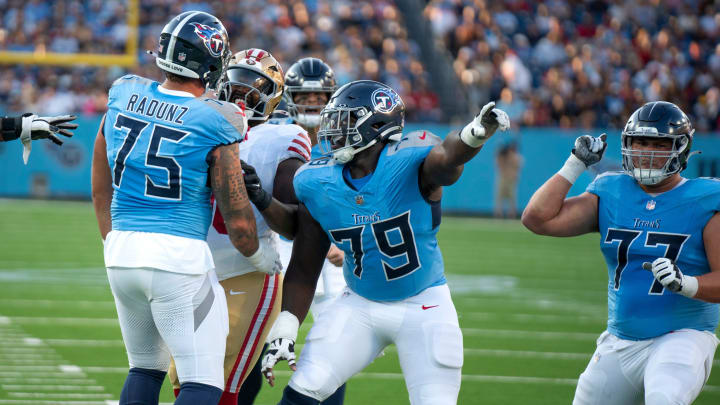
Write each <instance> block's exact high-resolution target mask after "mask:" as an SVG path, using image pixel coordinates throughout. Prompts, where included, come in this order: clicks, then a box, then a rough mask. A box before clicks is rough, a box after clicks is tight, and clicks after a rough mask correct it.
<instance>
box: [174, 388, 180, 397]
mask: <svg viewBox="0 0 720 405" xmlns="http://www.w3.org/2000/svg"><path fill="white" fill-rule="evenodd" d="M173 392H174V393H175V398H177V397H178V395H180V388H173Z"/></svg>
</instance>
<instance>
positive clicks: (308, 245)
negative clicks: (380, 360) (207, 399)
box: [263, 80, 510, 405]
mask: <svg viewBox="0 0 720 405" xmlns="http://www.w3.org/2000/svg"><path fill="white" fill-rule="evenodd" d="M493 107H494V103H488V104H487V105H485V106H484V107H483V108H482V110H481V113H480V114H479V115H478V116H477V117H476V118H475V119H474V120H473V121H472V122H470V123H469V124H468V125H467V126H465V128H463V129H462V130H461V131H460V134H459V135H456V134H451V135H448V136H447V137H446V138H445V140H444V141H441V140H440V139H439V138H438V137H436V136H434V135H432V134H430V133H429V132H427V131H416V132H411V133H408V134H403V133H402V130H403V125H404V113H405V106H404V104H403V101H402V100H401V99H400V96H399V95H398V94H397V93H396V92H395V91H394V90H393V89H391V88H390V87H388V86H386V85H385V84H382V83H378V82H374V81H370V80H361V81H355V82H351V83H349V84H346V85H345V86H343V87H341V88H340V89H338V90H337V91H336V92H335V93H334V94H333V96H332V97H331V99H330V102H329V103H328V105H327V106H326V107H325V108H324V109H323V110H322V113H321V118H320V130H319V132H318V138H319V139H318V140H319V144H320V148H321V151H323V153H324V154H325V155H326V156H327V157H328V158H325V159H317V160H313V161H311V162H309V163H307V164H305V165H304V166H303V167H302V168H301V169H300V170H298V172H297V174H296V175H295V180H294V186H295V194H296V195H297V198H298V200H299V202H300V204H299V207H298V213H297V216H298V219H297V221H298V231H297V235H296V237H295V241H294V243H293V253H292V258H291V260H290V266H289V268H288V270H287V273H286V278H285V290H284V292H283V299H282V309H283V311H282V312H281V313H280V315H279V316H278V320H277V321H276V324H275V327H274V328H273V331H272V333H271V335H270V337H269V340H270V342H271V343H270V347H269V349H268V352H267V354H266V355H265V358H264V359H263V373H264V374H265V376H266V377H267V378H268V380H269V381H270V382H272V381H273V379H274V376H273V374H272V367H273V366H274V365H275V363H276V362H277V361H278V360H281V359H282V360H288V359H289V363H290V362H291V361H293V359H294V357H295V354H294V344H295V340H296V338H297V331H298V328H299V325H300V323H301V322H302V321H303V319H304V318H305V315H306V314H307V311H308V308H309V306H310V302H311V300H312V297H313V293H314V291H315V285H316V283H317V279H318V276H319V274H320V271H321V269H322V267H323V262H324V259H325V254H326V252H327V250H328V247H329V245H330V243H331V242H332V243H334V244H336V245H337V246H338V247H339V248H340V249H342V250H343V251H344V252H345V258H344V264H343V273H344V276H345V281H346V282H347V285H348V288H347V289H345V290H344V291H343V293H342V295H341V296H340V297H339V298H338V299H336V300H334V301H333V303H332V305H331V306H330V307H329V308H328V309H327V310H326V311H325V312H324V313H323V316H321V317H320V318H319V319H318V320H317V322H315V323H314V324H313V326H312V329H311V330H310V333H309V334H308V336H307V339H306V342H305V347H304V349H303V352H302V356H301V357H300V359H299V362H298V364H297V371H295V373H294V374H293V376H292V378H291V379H290V383H289V385H288V386H287V387H286V388H285V391H284V393H283V399H282V401H281V402H280V403H281V404H283V405H287V404H317V403H318V402H319V401H323V400H325V399H326V398H327V397H328V396H330V395H331V394H332V393H333V392H335V390H337V388H338V387H340V386H341V385H342V384H343V383H345V381H347V380H348V379H349V378H350V377H351V376H353V375H354V374H356V373H358V372H359V371H361V370H362V369H363V368H365V367H366V366H367V365H368V364H370V362H371V361H372V360H373V359H375V358H376V357H377V356H378V355H379V354H380V353H381V351H382V350H383V349H384V348H385V347H386V346H388V345H390V344H393V343H394V344H395V345H396V346H397V349H398V354H399V357H400V365H401V367H402V370H403V374H404V376H405V382H406V386H407V389H408V391H409V396H410V402H411V403H412V404H451V403H452V404H454V403H456V402H457V395H458V392H459V390H460V376H461V367H462V363H463V344H462V334H461V332H460V327H459V324H458V318H457V313H456V311H455V307H454V305H453V302H452V299H451V298H450V291H449V289H448V286H447V282H446V279H445V276H444V268H443V261H442V255H441V253H440V249H439V247H438V244H437V239H436V237H435V236H436V234H437V231H438V227H439V225H440V198H441V195H442V186H444V185H450V184H453V183H455V181H457V179H458V178H459V176H460V174H461V172H462V169H463V164H464V163H466V162H467V161H469V160H470V159H472V158H473V157H474V156H475V155H476V154H477V153H478V151H479V150H480V149H481V146H482V145H483V143H484V142H485V141H487V139H488V138H490V136H492V135H493V133H494V132H495V130H497V129H498V128H499V129H501V130H507V129H508V128H509V125H510V122H509V120H508V117H507V114H505V112H503V111H501V110H499V109H495V108H493ZM291 364H292V363H291ZM291 368H294V366H291Z"/></svg>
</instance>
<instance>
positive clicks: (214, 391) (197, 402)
mask: <svg viewBox="0 0 720 405" xmlns="http://www.w3.org/2000/svg"><path fill="white" fill-rule="evenodd" d="M221 396H222V390H221V389H220V388H218V387H213V386H212V385H207V384H200V383H195V382H186V383H183V384H182V385H181V386H180V394H178V396H177V399H176V400H175V405H217V403H218V401H220V397H221Z"/></svg>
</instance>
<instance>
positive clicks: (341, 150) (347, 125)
mask: <svg viewBox="0 0 720 405" xmlns="http://www.w3.org/2000/svg"><path fill="white" fill-rule="evenodd" d="M371 116H372V113H370V112H369V111H368V110H367V109H366V108H365V107H353V108H345V107H335V108H327V107H326V108H325V109H323V110H322V112H321V113H320V129H319V131H318V147H319V148H320V152H321V153H322V155H323V156H332V157H333V158H334V159H335V160H337V161H338V162H339V163H343V164H344V163H347V162H349V161H351V160H352V159H353V157H354V156H355V155H356V154H357V153H359V152H361V151H363V150H365V149H367V148H369V147H370V146H372V145H374V144H375V143H376V142H377V139H373V140H371V141H369V142H366V141H365V139H364V138H363V136H362V134H361V133H360V130H359V129H358V127H360V126H361V125H362V124H363V123H364V122H365V121H367V120H368V119H369V118H370V117H371Z"/></svg>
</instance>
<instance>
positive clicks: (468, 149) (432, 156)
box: [420, 102, 510, 196]
mask: <svg viewBox="0 0 720 405" xmlns="http://www.w3.org/2000/svg"><path fill="white" fill-rule="evenodd" d="M494 106H495V103H494V102H490V103H487V104H485V106H484V107H483V108H482V110H481V111H480V114H478V116H477V117H475V119H474V120H473V121H472V122H470V123H469V124H467V125H466V126H465V128H463V129H462V131H460V133H459V134H457V135H456V134H450V135H448V136H447V137H445V140H443V142H442V143H440V144H439V145H436V146H435V147H433V148H432V149H431V150H430V153H429V154H428V155H427V157H426V158H425V162H423V166H422V169H421V171H420V185H421V188H422V190H423V194H425V196H428V195H429V194H430V193H432V191H434V190H435V189H437V188H438V187H440V186H449V185H451V184H453V183H455V182H456V181H457V179H458V178H460V174H462V171H463V165H464V164H465V163H466V162H468V161H469V160H470V159H472V158H473V157H474V156H475V155H477V153H478V152H479V151H480V149H482V145H483V144H484V143H485V142H486V141H487V140H488V139H490V137H491V136H492V135H493V134H494V133H495V131H496V130H497V129H500V130H501V131H506V130H507V129H509V128H510V120H509V119H508V116H507V114H506V113H505V112H504V111H502V110H500V109H497V108H493V107H494Z"/></svg>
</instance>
